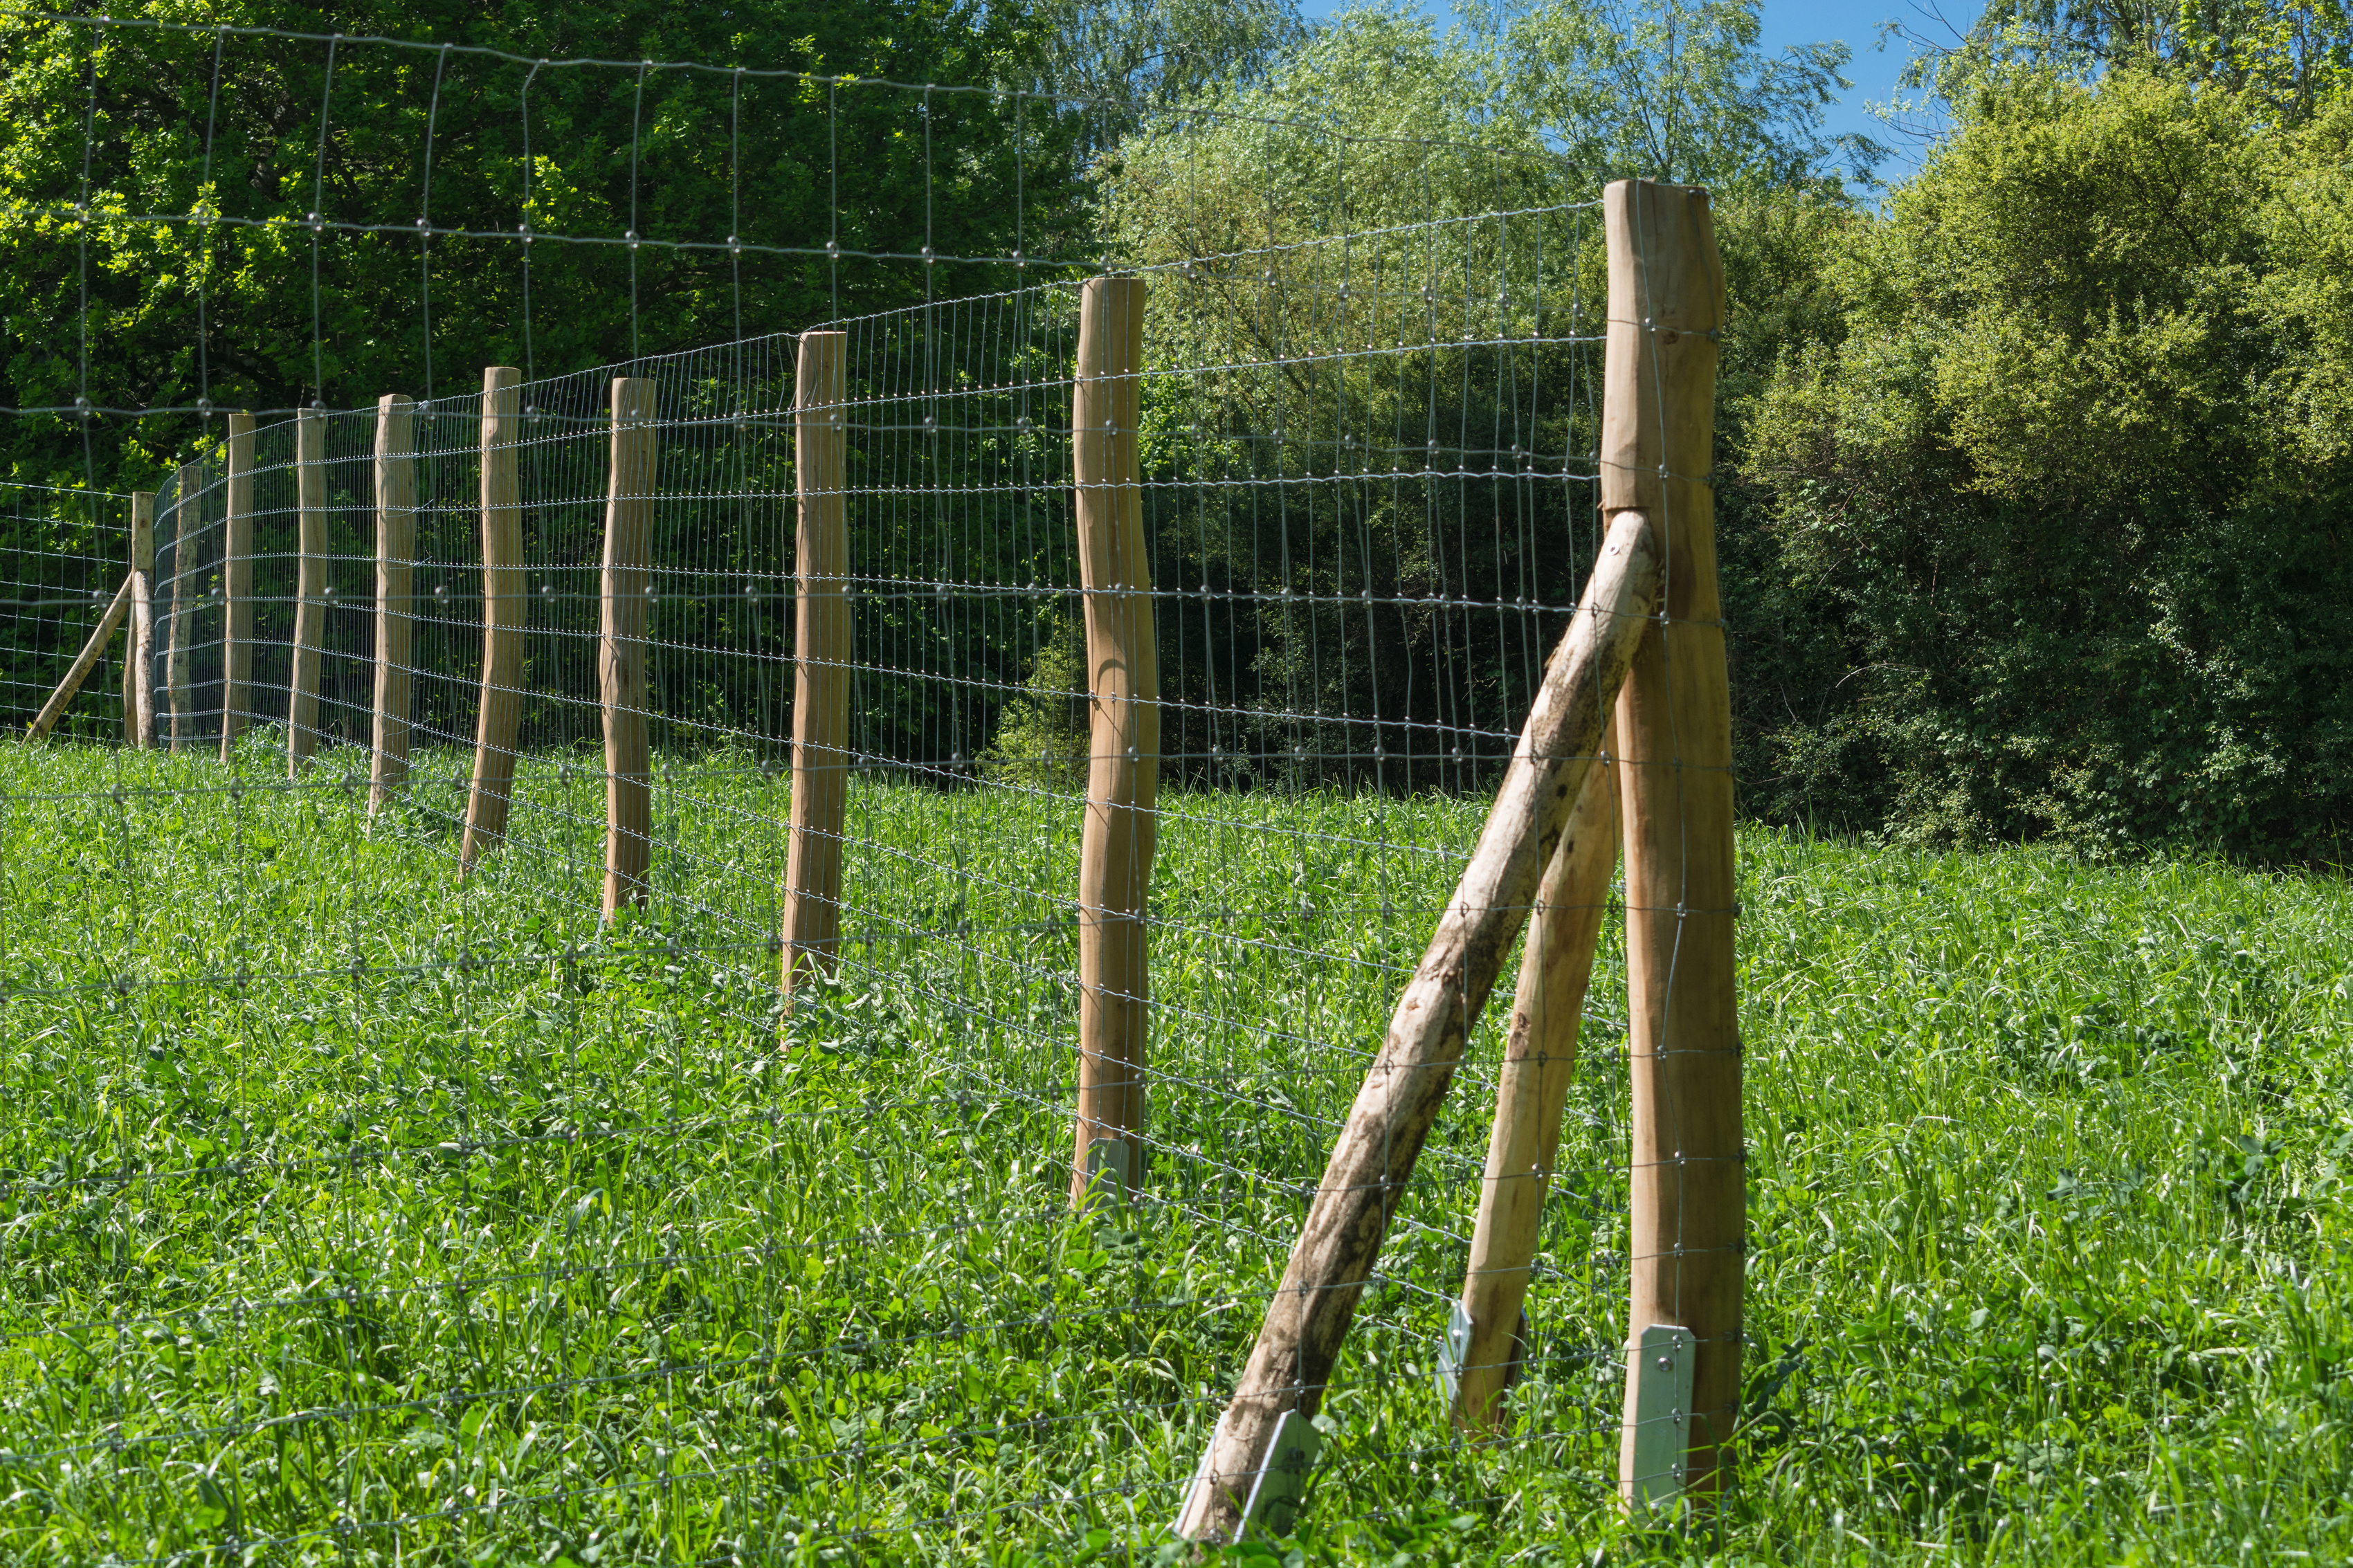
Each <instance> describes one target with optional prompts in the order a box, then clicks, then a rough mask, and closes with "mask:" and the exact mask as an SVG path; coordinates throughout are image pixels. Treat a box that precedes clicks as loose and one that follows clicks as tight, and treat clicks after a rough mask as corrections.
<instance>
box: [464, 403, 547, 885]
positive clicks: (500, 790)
mask: <svg viewBox="0 0 2353 1568" xmlns="http://www.w3.org/2000/svg"><path fill="white" fill-rule="evenodd" d="M521 434H522V372H521V371H519V370H517V369H515V368H514V367H513V366H512V365H503V364H494V365H491V366H490V367H488V368H487V369H485V370H484V371H483V372H482V692H481V700H480V705H479V708H478V711H477V717H476V720H475V725H474V787H473V790H472V793H471V794H470V795H468V797H467V800H466V837H465V840H464V842H463V843H461V844H460V845H459V849H458V874H459V876H463V875H465V873H466V872H467V871H468V870H469V869H470V868H472V866H473V864H474V862H475V860H476V859H477V858H480V855H481V853H482V851H483V850H484V849H486V848H488V847H490V846H491V845H492V844H494V843H496V842H498V841H499V840H500V839H501V838H503V837H506V831H507V805H508V797H509V796H510V795H512V794H513V793H514V771H515V736H516V732H517V731H519V730H520V729H521V727H522V628H523V617H524V615H525V613H526V612H527V611H528V610H529V609H530V608H531V595H529V594H528V593H527V592H526V591H525V588H524V584H523V576H522V485H521V482H520V480H519V479H518V477H517V476H518V464H517V460H516V459H517V457H518V454H517V452H516V451H515V440H516V438H517V437H519V436H520V435H521Z"/></svg>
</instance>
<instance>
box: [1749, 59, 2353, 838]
mask: <svg viewBox="0 0 2353 1568" xmlns="http://www.w3.org/2000/svg"><path fill="white" fill-rule="evenodd" d="M2348 138H2353V103H2349V102H2348V101H2346V100H2342V99H2337V100H2328V101H2326V102H2324V103H2323V105H2322V106H2321V107H2320V109H2319V110H2317V111H2316V113H2315V114H2313V115H2312V116H2311V117H2310V118H2309V119H2307V120H2306V121H2302V122H2300V123H2295V122H2291V123H2282V121H2281V116H2280V113H2279V110H2278V107H2277V104H2276V103H2275V101H2274V100H2271V99H2269V98H2266V97H2264V96H2263V95H2259V94H2256V93H2254V92H2252V91H2233V90H2232V89H2229V88H2228V87H2226V86H2224V85H2221V84H2218V83H2214V82H2202V83H2201V82H2199V81H2195V80H2190V79H2185V78H2183V77H2182V76H2181V75H2179V73H2168V72H2159V71H2156V70H2116V71H2112V72H2110V73H2109V74H2107V75H2106V76H2105V78H2104V79H2101V80H2099V81H2097V82H2096V83H2089V82H2077V81H2070V80H2066V79H2063V78H2060V77H2057V76H2054V75H2052V74H2048V73H2019V74H2017V75H2014V76H2012V77H2010V78H2009V79H2005V80H2002V81H2000V82H1999V83H1994V84H1989V85H1981V86H1980V88H1979V89H1978V91H1977V93H1976V94H1975V96H1974V98H1973V100H1972V101H1971V102H1970V103H1969V105H1968V113H1967V115H1966V118H1965V119H1964V121H1963V122H1962V123H1961V125H1960V126H1959V127H1958V129H1957V132H1956V133H1955V134H1954V135H1953V136H1952V137H1951V139H1950V140H1949V141H1948V142H1947V143H1945V144H1944V145H1943V146H1941V147H1940V148H1939V149H1938V150H1937V151H1936V153H1935V155H1934V156H1933V157H1932V158H1931V159H1930V160H1929V162H1928V164H1927V166H1926V169H1925V170H1924V171H1923V172H1922V173H1921V174H1920V175H1919V176H1918V177H1917V178H1916V179H1915V180H1913V181H1911V182H1909V183H1908V184H1905V186H1903V187H1902V188H1900V189H1899V190H1897V191H1896V192H1895V193H1894V197H1893V199H1892V201H1891V202H1890V203H1889V205H1888V207H1887V210H1886V211H1885V213H1884V214H1883V216H1880V217H1878V218H1876V219H1873V220H1868V221H1851V222H1846V223H1841V224H1835V225H1831V226H1827V227H1825V228H1824V229H1822V230H1821V237H1822V240H1823V243H1822V245H1821V247H1820V250H1819V251H1818V252H1817V258H1818V259H1817V261H1816V263H1815V266H1814V267H1813V268H1812V269H1811V270H1808V269H1805V268H1800V269H1799V274H1798V278H1799V281H1800V282H1801V283H1802V286H1803V288H1804V289H1808V290H1815V291H1817V292H1815V293H1813V294H1812V296H1811V298H1812V300H1813V310H1814V314H1813V316H1812V318H1811V319H1810V321H1806V322H1804V323H1803V327H1804V330H1803V331H1800V332H1799V334H1798V335H1797V337H1796V338H1795V340H1794V341H1793V340H1787V339H1785V340H1784V341H1783V342H1781V343H1780V344H1778V346H1777V349H1776V353H1777V354H1778V360H1779V363H1778V368H1777V370H1776V371H1775V372H1774V374H1772V376H1771V378H1770V381H1769V384H1768V385H1767V386H1766V387H1765V388H1764V389H1763V390H1762V392H1761V393H1760V394H1758V395H1756V396H1755V397H1753V398H1751V399H1750V400H1748V401H1747V402H1746V405H1742V406H1739V407H1736V408H1735V409H1734V410H1733V412H1732V416H1733V418H1734V420H1735V421H1736V423H1737V425H1738V437H1737V444H1738V446H1739V450H1740V456H1741V461H1742V468H1743V479H1744V483H1745V484H1746V486H1747V487H1748V493H1747V495H1746V497H1745V498H1744V499H1745V500H1746V503H1747V508H1748V510H1746V512H1745V513H1742V514H1741V515H1742V516H1744V517H1745V518H1746V521H1747V526H1748V528H1749V530H1750V533H1749V536H1748V537H1746V538H1745V539H1744V540H1742V541H1740V542H1738V543H1739V545H1740V546H1742V547H1745V552H1746V561H1747V562H1748V563H1749V564H1750V566H1751V570H1752V577H1751V580H1750V581H1749V582H1748V583H1747V584H1745V587H1746V591H1747V594H1748V595H1749V596H1748V598H1747V601H1746V605H1747V608H1746V614H1744V615H1742V616H1740V621H1741V624H1742V625H1743V626H1744V629H1745V630H1747V631H1749V632H1750V633H1751V634H1752V635H1753V634H1754V633H1755V632H1756V631H1759V630H1761V631H1763V632H1764V633H1765V634H1766V639H1767V640H1765V641H1764V642H1762V643H1761V644H1752V652H1751V657H1750V658H1748V659H1747V660H1746V666H1745V669H1744V677H1745V680H1744V685H1745V692H1744V696H1745V715H1746V721H1747V725H1748V735H1747V738H1748V740H1749V741H1750V742H1751V745H1752V748H1753V749H1752V752H1751V756H1750V766H1749V767H1748V769H1747V770H1746V772H1747V774H1748V777H1749V778H1750V780H1751V791H1752V793H1751V795H1750V805H1751V807H1752V809H1758V810H1762V811H1765V812H1767V813H1768V814H1773V815H1784V816H1800V817H1810V818H1813V819H1815V820H1817V821H1824V822H1831V823H1838V824H1842V825H1850V826H1873V827H1879V826H1884V827H1892V828H1894V829H1896V830H1898V831H1902V832H1907V833H1915V834H1921V835H1926V836H1931V837H1956V838H1962V839H1982V838H1987V837H1992V838H2017V837H2033V836H2039V835H2043V834H2056V835H2059V836H2061V837H2067V838H2070V839H2073V840H2076V841H2078V842H2080V843H2083V844H2084V845H2087V846H2116V845H2118V844H2122V843H2126V842H2129V841H2149V840H2191V841H2198V842H2203V843H2210V844H2214V845H2219V846H2222V847H2229V848H2230V849H2232V850H2234V851H2239V852H2246V853H2255V854H2263V855H2286V856H2302V857H2327V858H2336V857H2337V853H2338V851H2337V847H2336V843H2337V834H2338V833H2339V832H2341V830H2342V828H2343V827H2344V826H2345V825H2346V823H2347V820H2348V816H2353V682H2348V674H2353V561H2348V555H2347V552H2346V550H2345V547H2344V543H2343V534H2344V530H2345V527H2346V524H2347V521H2348V511H2347V507H2348V479H2353V466H2348V458H2353V357H2349V356H2353V284H2348V272H2347V262H2348V258H2353V182H2349V181H2348V174H2347V172H2346V164H2345V158H2346V154H2347V151H2348ZM1788 286H1789V285H1788V279H1784V287H1785V288H1787V287H1788Z"/></svg>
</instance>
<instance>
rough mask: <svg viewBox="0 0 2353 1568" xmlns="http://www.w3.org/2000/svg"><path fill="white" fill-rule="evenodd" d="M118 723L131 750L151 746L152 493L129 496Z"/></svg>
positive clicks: (153, 569) (152, 713)
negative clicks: (127, 632)
mask: <svg viewBox="0 0 2353 1568" xmlns="http://www.w3.org/2000/svg"><path fill="white" fill-rule="evenodd" d="M122 668H123V683H122V721H123V723H124V725H125V726H126V727H127V728H128V729H129V731H130V732H131V733H130V740H131V743H132V746H134V747H136V748H137V749H139V750H140V751H142V752H143V751H146V750H148V749H149V748H150V747H152V746H153V745H154V744H155V493H154V492H153V490H133V491H132V494H131V637H130V647H129V651H128V653H127V654H126V655H125V656H124V658H123V661H122Z"/></svg>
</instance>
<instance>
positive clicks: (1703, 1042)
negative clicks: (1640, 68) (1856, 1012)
mask: <svg viewBox="0 0 2353 1568" xmlns="http://www.w3.org/2000/svg"><path fill="white" fill-rule="evenodd" d="M1603 213H1604V218H1605V223H1606V228H1607V234H1608V244H1609V342H1608V355H1607V365H1606V369H1605V371H1604V385H1603V393H1602V416H1601V418H1602V424H1601V510H1602V514H1603V516H1605V517H1610V516H1619V515H1625V514H1626V513H1628V512H1639V513H1645V514H1647V515H1649V516H1650V518H1651V521H1652V525H1653V527H1654V528H1655V529H1656V530H1657V532H1658V537H1659V541H1660V546H1661V549H1662V552H1663V553H1664V556H1665V584H1666V586H1665V592H1664V606H1663V613H1662V616H1661V624H1660V625H1659V626H1654V627H1652V628H1651V631H1650V632H1649V634H1648V635H1647V636H1645V637H1644V638H1643V640H1642V644H1641V648H1640V649H1639V650H1638V651H1637V652H1636V654H1635V658H1634V664H1633V668H1631V670H1630V672H1629V673H1628V675H1627V678H1626V687H1625V690H1624V691H1623V692H1622V693H1621V694H1620V697H1619V700H1618V740H1619V744H1620V748H1621V750H1622V752H1623V753H1624V754H1623V759H1622V762H1623V772H1622V774H1621V780H1622V784H1621V787H1622V790H1623V795H1624V812H1625V829H1624V831H1625V847H1626V966H1627V983H1626V989H1627V997H1628V1003H1629V1014H1630V1026H1629V1033H1628V1039H1627V1058H1628V1061H1629V1064H1630V1068H1631V1069H1632V1073H1633V1113H1634V1126H1633V1148H1632V1156H1631V1172H1630V1175H1631V1182H1632V1194H1631V1205H1630V1206H1631V1211H1632V1237H1631V1247H1630V1257H1631V1259H1632V1270H1633V1285H1632V1291H1631V1301H1630V1316H1629V1318H1628V1321H1627V1345H1628V1373H1629V1376H1628V1379H1627V1387H1626V1418H1625V1422H1626V1424H1625V1429H1624V1435H1623V1438H1622V1442H1621V1445H1620V1461H1619V1487H1620V1495H1621V1496H1622V1497H1624V1498H1625V1499H1627V1500H1629V1501H1631V1500H1635V1499H1636V1498H1637V1497H1638V1496H1641V1495H1650V1496H1655V1495H1658V1494H1659V1493H1660V1492H1662V1491H1666V1490H1672V1489H1673V1488H1674V1486H1675V1484H1676V1482H1677V1481H1678V1480H1680V1481H1681V1483H1682V1484H1683V1486H1684V1487H1685V1488H1687V1489H1692V1490H1706V1491H1712V1490H1714V1489H1715V1487H1716V1485H1717V1483H1718V1480H1719V1477H1718V1474H1717V1469H1716V1466H1717V1447H1718V1445H1719V1444H1721V1443H1722V1442H1723V1441H1724V1440H1725V1438H1727V1437H1728V1436H1730V1435H1731V1432H1732V1426H1733V1422H1734V1420H1735V1418H1736V1415H1738V1402H1739V1396H1740V1295H1741V1274H1742V1268H1743V1258H1742V1245H1743V1242H1742V1237H1743V1232H1744V1230H1745V1227H1746V1210H1747V1187H1746V1166H1745V1163H1744V1158H1743V1146H1742V1133H1741V1121H1740V1037H1739V1030H1738V1021H1737V1019H1736V1016H1735V1014H1734V1008H1733V974H1734V964H1733V898H1734V880H1733V846H1732V719H1731V713H1732V704H1731V697H1730V691H1729V687H1728V684H1727V681H1726V679H1725V660H1724V628H1723V626H1722V622H1721V616H1722V609H1721V606H1720V605H1719V603H1718V600H1717V595H1716V576H1715V494H1714V490H1713V489H1712V488H1711V486H1710V483H1709V481H1710V479H1711V478H1712V473H1713V468H1714V466H1715V461H1714V445H1713V436H1714V426H1715V363H1716V334H1717V332H1718V331H1719V329H1720V328H1721V327H1722V325H1723V322H1724V317H1725V310H1724V269H1723V266H1722V263H1721V262H1720V261H1719V260H1718V258H1717V256H1716V248H1715V222H1714V219H1713V217H1712V216H1711V215H1710V213H1709V210H1708V197H1707V193H1706V192H1705V191H1704V190H1699V189H1696V188H1694V187H1690V186H1683V185H1665V184H1655V183H1653V182H1651V181H1648V180H1621V181H1619V182H1618V183H1616V184H1612V185H1610V186H1609V190H1608V192H1607V193H1606V195H1605V196H1604V198H1603ZM1654 1323H1656V1324H1666V1325H1672V1326H1675V1327H1680V1328H1683V1329H1687V1330H1689V1331H1690V1332H1691V1334H1692V1337H1693V1341H1694V1347H1695V1354H1696V1361H1695V1363H1694V1368H1693V1381H1692V1409H1691V1411H1690V1413H1689V1414H1690V1420H1689V1422H1688V1425H1687V1426H1686V1431H1687V1432H1688V1434H1689V1436H1688V1439H1687V1440H1688V1445H1689V1446H1688V1449H1687V1452H1686V1454H1685V1458H1684V1468H1683V1475H1682V1476H1681V1477H1680V1478H1678V1477H1675V1476H1673V1475H1672V1474H1670V1475H1669V1476H1667V1477H1664V1478H1660V1477H1637V1476H1636V1475H1635V1474H1634V1473H1633V1471H1634V1468H1635V1458H1634V1456H1635V1451H1636V1441H1635V1427H1634V1419H1635V1394H1636V1380H1635V1378H1634V1376H1633V1370H1634V1369H1633V1357H1634V1355H1635V1353H1636V1351H1637V1349H1638V1348H1639V1346H1640V1344H1641V1336H1642V1331H1643V1330H1644V1329H1646V1328H1648V1327H1649V1326H1651V1324H1654Z"/></svg>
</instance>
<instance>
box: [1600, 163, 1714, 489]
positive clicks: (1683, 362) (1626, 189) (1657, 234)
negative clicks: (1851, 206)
mask: <svg viewBox="0 0 2353 1568" xmlns="http://www.w3.org/2000/svg"><path fill="white" fill-rule="evenodd" d="M1601 206H1602V217H1603V221H1604V225H1605V228H1606V231H1607V236H1608V245H1609V298H1610V300H1613V301H1619V300H1625V301H1630V305H1628V306H1626V307H1625V308H1624V309H1623V310H1622V313H1621V312H1620V310H1615V309H1613V311H1612V314H1611V316H1610V319H1609V347H1608V351H1607V352H1608V353H1609V356H1610V358H1611V359H1612V360H1614V361H1615V362H1616V363H1620V364H1622V365H1626V366H1629V367H1634V368H1633V374H1634V378H1635V380H1636V383H1637V385H1636V395H1635V397H1634V398H1633V400H1632V401H1631V403H1630V404H1629V403H1627V402H1626V401H1624V400H1617V399H1613V400H1611V401H1609V402H1607V403H1605V405H1604V406H1603V409H1602V419H1601V511H1602V515H1603V516H1605V517H1607V516H1609V514H1611V513H1613V512H1619V511H1626V510H1643V511H1648V510H1656V509H1657V508H1658V507H1659V506H1660V505H1661V504H1662V501H1663V500H1664V494H1665V492H1664V491H1663V489H1662V488H1661V483H1660V480H1661V477H1662V476H1661V473H1660V468H1661V465H1662V463H1663V462H1664V461H1665V458H1664V453H1665V452H1666V451H1668V450H1673V451H1676V452H1679V453H1693V452H1703V453H1704V452H1705V451H1707V450H1708V449H1709V445H1708V443H1707V442H1706V441H1705V440H1704V439H1699V440H1694V439H1693V438H1692V437H1694V436H1697V435H1699V434H1700V432H1697V431H1685V430H1675V431H1672V432H1671V431H1669V430H1668V429H1667V425H1668V424H1669V423H1672V422H1677V421H1681V420H1687V419H1688V418H1689V417H1691V416H1692V415H1691V411H1692V410H1694V409H1697V410H1699V411H1700V413H1699V415H1698V417H1701V418H1704V419H1712V418H1713V416H1714V405H1713V402H1712V401H1711V399H1710V398H1709V397H1695V396H1694V395H1693V394H1694V392H1695V391H1696V390H1698V389H1703V388H1704V389H1706V390H1707V391H1708V392H1709V393H1710V394H1711V395H1712V392H1713V389H1714V387H1715V362H1716V352H1717V340H1718V337H1719V335H1720V333H1721V331H1722V329H1723V326H1724V321H1725V294H1724V262H1723V258H1721V257H1719V256H1718V255H1717V254H1716V248H1715V216H1714V214H1713V213H1712V211H1711V210H1710V208H1709V205H1708V194H1707V192H1706V190H1705V189H1704V188H1703V187H1701V186H1698V185H1667V184H1660V183H1659V182H1658V181H1656V180H1618V181H1614V182H1612V183H1611V184H1609V186H1608V188H1607V189H1605V190H1604V191H1603V193H1602V197H1601ZM1674 477H1675V478H1678V479H1700V480H1704V479H1706V478H1707V475H1706V474H1704V473H1677V474H1676V475H1675V476H1674Z"/></svg>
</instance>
